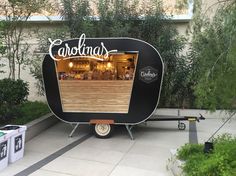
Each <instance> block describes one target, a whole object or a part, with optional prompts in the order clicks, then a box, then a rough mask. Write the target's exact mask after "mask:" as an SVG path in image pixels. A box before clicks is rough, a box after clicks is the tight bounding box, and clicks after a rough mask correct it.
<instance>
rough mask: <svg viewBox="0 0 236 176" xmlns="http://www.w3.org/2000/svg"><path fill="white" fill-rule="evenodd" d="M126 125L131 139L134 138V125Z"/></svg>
mask: <svg viewBox="0 0 236 176" xmlns="http://www.w3.org/2000/svg"><path fill="white" fill-rule="evenodd" d="M125 127H126V129H127V131H128V133H129V136H130V138H131V140H134V137H133V134H132V131H131V129H132V128H133V126H131V125H125Z"/></svg>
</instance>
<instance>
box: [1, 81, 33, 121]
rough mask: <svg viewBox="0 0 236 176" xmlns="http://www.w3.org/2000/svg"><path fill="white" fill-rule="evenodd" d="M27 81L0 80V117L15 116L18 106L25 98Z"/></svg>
mask: <svg viewBox="0 0 236 176" xmlns="http://www.w3.org/2000/svg"><path fill="white" fill-rule="evenodd" d="M28 94H29V88H28V83H26V82H24V81H22V80H12V79H2V80H0V119H3V120H4V119H8V118H13V117H15V116H16V114H17V111H18V107H19V105H21V104H22V103H23V102H24V101H26V100H27V96H28Z"/></svg>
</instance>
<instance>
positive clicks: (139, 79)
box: [43, 34, 163, 138]
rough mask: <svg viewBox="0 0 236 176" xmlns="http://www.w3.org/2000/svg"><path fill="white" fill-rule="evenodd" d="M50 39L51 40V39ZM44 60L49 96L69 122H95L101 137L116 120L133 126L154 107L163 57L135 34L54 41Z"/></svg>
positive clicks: (59, 114)
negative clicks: (130, 35) (132, 35)
mask: <svg viewBox="0 0 236 176" xmlns="http://www.w3.org/2000/svg"><path fill="white" fill-rule="evenodd" d="M49 40H50V39H49ZM50 42H51V45H50V48H49V54H47V55H46V56H45V58H44V61H43V79H44V85H45V92H46V98H47V101H48V105H49V107H50V109H51V111H52V112H53V113H54V114H55V116H56V117H58V118H59V119H61V120H62V121H64V122H68V123H72V124H83V123H86V124H91V125H93V128H94V133H95V135H96V136H97V137H101V138H106V137H109V136H110V135H111V132H112V130H113V125H116V124H123V125H134V124H138V123H141V122H143V121H145V120H147V119H148V118H149V117H150V116H151V115H152V114H153V112H154V111H155V109H156V107H157V104H158V100H159V96H160V91H161V84H162V78H163V61H162V59H161V56H160V54H159V53H158V51H157V50H156V49H155V48H154V47H153V46H151V45H150V44H148V43H146V42H144V41H141V40H138V39H132V38H87V39H85V35H84V34H82V35H81V37H80V38H79V39H73V40H68V41H63V42H62V41H61V40H59V39H57V40H54V41H52V40H50Z"/></svg>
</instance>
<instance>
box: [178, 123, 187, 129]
mask: <svg viewBox="0 0 236 176" xmlns="http://www.w3.org/2000/svg"><path fill="white" fill-rule="evenodd" d="M178 128H179V130H185V128H186V125H185V123H183V122H180V123H179V124H178Z"/></svg>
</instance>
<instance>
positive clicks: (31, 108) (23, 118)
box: [12, 101, 50, 125]
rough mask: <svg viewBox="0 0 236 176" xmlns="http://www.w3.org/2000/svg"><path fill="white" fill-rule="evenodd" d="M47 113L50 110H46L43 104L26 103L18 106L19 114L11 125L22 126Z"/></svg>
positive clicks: (35, 102) (36, 102) (45, 105)
mask: <svg viewBox="0 0 236 176" xmlns="http://www.w3.org/2000/svg"><path fill="white" fill-rule="evenodd" d="M49 112H50V110H49V109H48V106H47V104H45V103H43V102H38V101H34V102H31V101H26V102H24V103H22V104H21V105H20V107H19V114H18V115H17V118H16V119H15V120H14V121H13V122H12V123H13V124H18V125H23V124H26V123H28V122H30V121H32V120H34V119H37V118H39V117H41V116H43V115H45V114H47V113H49Z"/></svg>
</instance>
